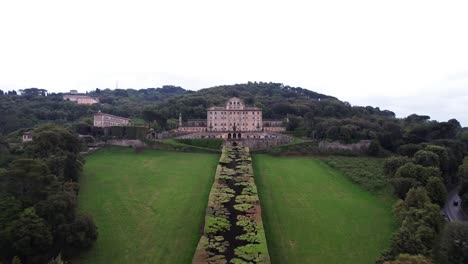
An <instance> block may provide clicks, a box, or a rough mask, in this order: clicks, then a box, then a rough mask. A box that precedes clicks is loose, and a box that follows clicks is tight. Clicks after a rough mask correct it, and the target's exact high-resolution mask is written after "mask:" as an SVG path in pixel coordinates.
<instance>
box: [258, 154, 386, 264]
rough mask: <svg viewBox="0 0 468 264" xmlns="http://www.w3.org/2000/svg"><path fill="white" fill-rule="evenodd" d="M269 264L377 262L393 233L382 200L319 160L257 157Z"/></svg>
mask: <svg viewBox="0 0 468 264" xmlns="http://www.w3.org/2000/svg"><path fill="white" fill-rule="evenodd" d="M253 165H254V170H255V182H256V184H257V187H258V190H259V194H260V202H261V204H262V210H263V216H264V218H263V222H264V225H265V229H266V235H267V242H268V248H269V252H270V257H271V260H272V263H308V264H314V263H317V264H323V263H326V264H333V263H340V264H342V263H346V264H353V263H356V264H366V263H369V264H370V263H375V260H376V258H377V257H378V256H379V254H380V253H381V251H383V250H385V249H387V248H388V246H389V242H390V237H391V234H392V232H393V230H394V228H395V225H394V222H393V217H392V214H391V206H392V204H391V202H390V200H391V199H380V198H377V197H376V196H374V195H372V194H370V193H369V192H367V191H365V190H364V189H363V188H361V187H360V186H358V185H356V184H353V183H352V182H351V180H349V179H348V178H346V177H345V176H344V175H342V174H341V173H339V172H338V171H336V170H334V169H332V168H330V167H328V166H327V165H325V163H323V162H322V161H320V160H318V159H314V158H308V157H273V156H268V155H255V156H254V160H253Z"/></svg>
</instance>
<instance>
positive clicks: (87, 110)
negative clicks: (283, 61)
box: [0, 82, 468, 159]
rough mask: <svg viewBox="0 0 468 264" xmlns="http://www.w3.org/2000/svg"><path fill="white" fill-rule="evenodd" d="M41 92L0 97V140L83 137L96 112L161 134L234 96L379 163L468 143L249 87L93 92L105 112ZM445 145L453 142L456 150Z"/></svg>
mask: <svg viewBox="0 0 468 264" xmlns="http://www.w3.org/2000/svg"><path fill="white" fill-rule="evenodd" d="M27 90H28V89H26V90H23V94H28V93H25V91H27ZM41 91H42V93H38V94H30V93H29V94H28V95H22V96H19V95H13V94H11V93H9V94H8V95H7V94H3V92H1V93H0V95H1V96H0V135H1V134H4V135H6V134H8V133H11V132H14V131H16V130H18V129H22V128H32V127H34V126H37V125H38V124H41V123H44V122H51V121H53V122H57V123H61V124H63V125H67V126H71V127H72V128H73V129H75V130H76V131H78V129H79V128H83V127H86V126H88V127H90V126H92V122H91V117H92V113H94V112H96V111H98V110H101V111H103V112H105V113H110V114H114V115H119V116H123V117H129V118H132V119H134V120H136V121H138V120H139V122H146V123H148V124H150V125H151V126H152V127H154V128H156V129H160V130H164V129H173V128H175V127H176V126H177V118H178V116H179V113H182V116H183V119H184V120H186V119H191V118H206V109H207V108H208V107H210V106H213V105H222V104H224V102H225V100H226V99H228V98H230V97H233V96H237V97H240V98H242V99H243V100H244V101H245V103H246V104H247V105H255V106H258V107H260V108H262V109H263V117H264V118H265V119H269V118H274V119H284V118H286V116H289V121H290V122H289V123H288V130H290V131H296V132H294V133H295V134H296V135H302V136H305V137H309V138H312V139H318V140H323V139H327V140H339V141H342V142H355V141H357V140H374V141H375V142H376V143H378V144H376V145H375V146H374V147H375V148H374V150H375V153H374V154H375V155H377V154H378V153H380V149H381V148H382V149H384V150H387V151H391V152H397V151H399V149H400V147H401V146H402V145H407V144H419V143H423V142H436V144H442V145H448V144H452V145H453V144H455V145H457V144H458V145H457V146H458V147H457V148H458V149H463V150H464V151H466V145H465V146H464V145H463V144H462V143H464V144H466V143H468V131H467V130H466V129H465V130H463V129H462V128H461V126H460V124H459V122H458V121H457V120H455V119H452V120H449V121H447V122H437V121H430V117H429V116H425V115H415V114H413V115H411V116H409V117H407V118H404V119H399V118H395V114H394V113H393V112H391V111H389V110H381V109H380V108H378V107H372V106H365V107H363V106H352V105H351V104H350V103H348V102H343V101H340V100H339V99H337V98H336V97H333V96H329V95H324V94H320V93H316V92H313V91H310V90H307V89H303V88H300V87H291V86H287V85H283V84H280V83H265V82H249V83H245V84H235V85H223V86H216V87H212V88H206V89H202V90H199V91H189V90H185V89H183V88H180V87H175V86H163V87H161V88H148V89H139V90H135V89H116V90H110V89H104V90H101V89H96V90H95V91H92V92H89V93H88V95H90V96H93V97H97V98H98V99H99V100H100V102H101V104H98V105H93V106H84V105H76V104H74V103H72V102H67V101H63V100H62V99H61V94H49V95H48V96H43V94H44V90H41ZM444 140H445V141H444ZM446 140H455V143H454V142H451V143H450V142H447V141H446ZM458 151H460V150H458ZM459 156H460V155H457V158H458V159H459Z"/></svg>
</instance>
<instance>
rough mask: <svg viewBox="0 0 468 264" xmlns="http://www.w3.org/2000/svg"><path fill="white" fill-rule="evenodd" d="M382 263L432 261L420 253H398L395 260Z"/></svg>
mask: <svg viewBox="0 0 468 264" xmlns="http://www.w3.org/2000/svg"><path fill="white" fill-rule="evenodd" d="M384 264H432V261H431V260H430V259H429V258H426V257H424V256H422V255H409V254H400V255H398V257H396V259H395V260H393V261H385V262H384Z"/></svg>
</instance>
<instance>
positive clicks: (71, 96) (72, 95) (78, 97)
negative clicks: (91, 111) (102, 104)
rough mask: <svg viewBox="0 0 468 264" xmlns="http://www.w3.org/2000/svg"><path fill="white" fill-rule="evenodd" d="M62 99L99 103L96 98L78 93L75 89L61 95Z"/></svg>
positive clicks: (89, 103)
mask: <svg viewBox="0 0 468 264" xmlns="http://www.w3.org/2000/svg"><path fill="white" fill-rule="evenodd" d="M63 100H69V101H72V102H76V103H77V104H84V105H92V104H97V103H99V101H98V100H96V99H95V98H92V97H91V96H88V95H85V94H81V93H78V92H77V91H76V90H71V91H70V92H69V93H66V94H64V95H63Z"/></svg>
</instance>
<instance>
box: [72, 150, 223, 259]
mask: <svg viewBox="0 0 468 264" xmlns="http://www.w3.org/2000/svg"><path fill="white" fill-rule="evenodd" d="M218 159H219V156H218V155H216V154H201V153H196V154H195V153H178V152H166V151H154V150H146V151H144V152H143V153H141V154H138V155H137V154H135V153H134V150H133V149H129V148H108V149H103V150H100V151H98V152H97V153H95V154H92V155H90V156H88V157H87V158H86V165H85V168H84V176H83V177H82V179H81V190H80V195H79V206H80V210H81V211H85V212H90V213H91V214H92V215H93V216H94V219H95V222H96V224H97V226H98V229H99V238H98V240H97V242H96V244H95V245H94V246H93V248H92V249H91V250H89V251H87V252H86V253H85V254H84V255H82V256H80V257H79V258H77V259H75V260H74V263H75V262H76V263H90V264H95V263H190V262H191V259H192V255H193V253H194V251H195V248H196V246H197V243H198V239H199V238H200V232H201V226H202V221H203V217H204V215H205V208H206V204H207V201H208V193H209V190H210V188H211V184H212V181H213V177H214V175H215V169H216V164H217V163H218Z"/></svg>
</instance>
